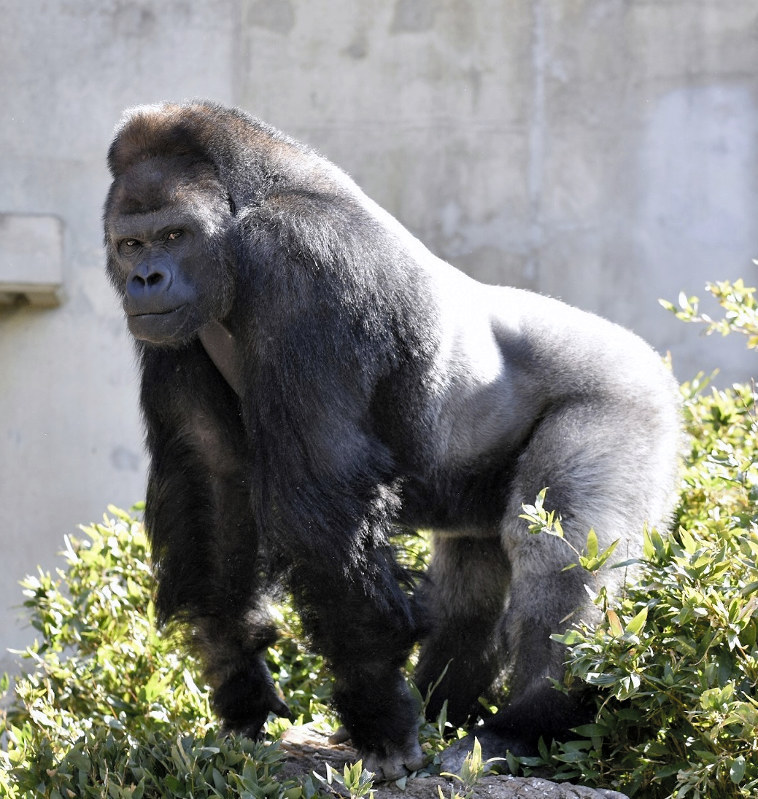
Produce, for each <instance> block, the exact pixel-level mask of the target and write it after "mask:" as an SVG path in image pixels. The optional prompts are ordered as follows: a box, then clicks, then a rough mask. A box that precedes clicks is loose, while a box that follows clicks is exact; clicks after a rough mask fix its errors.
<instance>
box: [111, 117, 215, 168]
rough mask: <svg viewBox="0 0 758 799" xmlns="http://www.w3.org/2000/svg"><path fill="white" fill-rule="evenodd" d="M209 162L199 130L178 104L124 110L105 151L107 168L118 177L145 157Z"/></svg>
mask: <svg viewBox="0 0 758 799" xmlns="http://www.w3.org/2000/svg"><path fill="white" fill-rule="evenodd" d="M156 157H158V158H160V157H164V158H187V159H188V160H197V161H206V162H210V160H211V159H210V158H209V153H208V151H207V149H206V147H205V146H204V143H203V142H202V136H201V131H200V130H198V127H197V125H195V124H193V119H192V118H190V117H189V116H188V114H187V113H186V109H183V108H182V107H181V106H178V105H172V104H165V105H141V106H137V107H135V108H131V109H129V110H127V111H126V112H125V113H124V116H123V117H122V118H121V121H120V122H119V125H118V127H117V129H116V135H115V137H114V139H113V143H112V144H111V146H110V149H109V150H108V167H109V168H110V171H111V175H113V177H114V178H115V177H118V176H119V175H122V174H123V173H124V172H126V171H127V170H128V169H129V168H130V167H131V166H133V165H134V164H136V163H138V162H139V161H144V160H146V159H148V158H156Z"/></svg>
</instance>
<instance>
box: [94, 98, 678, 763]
mask: <svg viewBox="0 0 758 799" xmlns="http://www.w3.org/2000/svg"><path fill="white" fill-rule="evenodd" d="M108 160H109V166H110V170H111V173H112V176H113V183H112V185H111V188H110V192H109V194H108V198H107V201H106V205H105V236H106V246H107V253H108V272H109V276H110V278H111V280H112V282H113V284H114V286H115V287H116V289H117V291H118V292H119V294H120V296H121V298H122V300H123V307H124V310H125V312H126V317H127V321H128V326H129V330H130V331H131V333H132V334H133V336H134V337H135V339H136V340H137V349H138V353H139V358H140V362H141V371H142V393H141V404H142V410H143V414H144V419H145V423H146V431H147V446H148V448H149V452H150V457H151V468H150V475H149V480H148V487H147V505H146V512H145V521H146V526H147V529H148V532H149V535H150V540H151V542H152V548H153V557H154V561H155V566H156V575H157V584H158V587H157V594H156V602H157V607H158V611H159V616H160V619H161V620H162V621H163V622H167V621H179V622H181V623H182V624H183V625H186V626H187V629H189V630H191V631H192V636H191V639H192V641H193V645H194V646H195V647H196V649H197V651H198V652H199V653H200V655H201V658H202V660H203V663H204V666H205V670H206V678H207V680H208V682H209V684H210V685H211V687H212V690H213V693H212V701H213V706H214V709H215V711H216V712H217V714H218V715H219V717H220V718H221V720H222V721H223V723H224V726H225V728H226V729H228V730H232V731H237V732H240V733H244V734H246V735H251V736H255V735H257V734H259V732H260V730H261V727H262V725H263V723H264V722H265V720H266V717H267V715H268V714H269V713H270V712H273V713H277V714H286V713H287V712H288V710H287V706H286V705H285V704H284V703H283V702H282V700H281V699H279V697H278V695H277V692H276V689H275V687H274V684H273V681H272V679H271V676H270V674H269V672H268V669H267V667H266V664H265V662H264V657H263V655H264V652H265V649H266V647H268V646H269V645H270V644H271V643H272V642H273V641H274V640H275V638H276V634H275V629H274V627H273V625H272V623H271V621H270V619H269V617H268V616H267V612H266V607H267V604H266V602H267V597H270V596H271V591H272V590H273V588H274V585H275V584H281V585H284V586H286V587H287V589H288V590H289V591H291V593H292V595H293V597H294V600H295V603H296V606H297V608H298V610H299V612H300V614H301V617H302V621H303V625H304V627H305V630H306V631H307V633H308V636H309V640H310V642H311V644H312V645H313V647H314V648H315V649H316V650H317V651H319V652H321V653H322V654H323V655H324V656H325V658H326V660H327V662H328V663H329V665H330V668H331V670H332V672H333V674H334V678H335V685H334V693H333V703H334V706H335V709H336V710H337V712H338V713H339V716H340V718H341V719H342V722H343V724H344V727H345V730H346V731H347V733H349V734H350V736H351V737H352V740H353V742H354V744H355V745H356V746H357V747H358V749H359V750H360V752H361V754H362V756H363V758H364V763H365V765H366V767H367V768H370V769H372V770H374V771H375V772H376V773H377V775H378V776H379V777H380V778H385V779H391V778H395V777H398V776H400V775H402V774H405V773H407V771H413V770H415V769H417V768H419V767H420V766H421V765H422V763H423V756H422V752H421V749H420V747H419V744H418V741H417V724H418V722H417V713H418V709H417V708H416V707H415V706H414V703H413V701H412V700H411V697H410V695H409V692H408V689H407V686H406V682H405V680H404V678H403V676H402V672H401V668H402V667H403V665H404V664H405V662H406V659H407V657H408V654H409V651H410V650H411V647H412V646H413V644H414V643H415V642H416V641H419V640H420V641H421V642H422V644H421V650H420V654H419V659H418V666H417V668H416V672H415V680H416V682H417V685H418V687H419V689H420V690H421V692H422V694H424V693H425V692H429V691H431V690H432V689H433V688H434V686H435V684H436V683H438V685H437V687H436V689H434V690H433V692H432V695H431V700H430V702H429V707H428V713H429V714H430V715H431V716H432V717H434V716H436V714H437V713H438V712H439V710H440V709H441V707H442V703H443V702H444V701H445V700H447V702H448V718H449V719H450V720H452V721H453V722H454V723H456V724H460V723H463V722H465V721H466V720H473V718H475V715H476V709H477V705H478V703H477V698H478V697H479V696H480V695H486V694H487V692H488V690H489V689H490V688H491V687H492V685H493V683H495V681H496V680H497V679H498V678H499V677H500V676H501V675H502V674H503V673H505V674H506V675H507V685H508V688H509V699H508V701H507V703H506V704H505V705H504V706H503V707H502V709H500V711H499V712H498V713H497V714H495V715H493V716H491V717H489V718H487V719H486V720H485V723H484V726H480V727H478V728H477V729H476V735H477V737H478V738H479V739H480V741H481V743H482V746H483V750H484V752H485V755H493V754H504V753H505V750H507V749H509V750H511V751H512V752H514V753H517V754H523V753H527V752H530V751H532V750H533V749H534V747H535V745H536V742H537V740H538V739H539V737H540V736H544V737H545V738H546V739H547V738H550V737H556V736H558V737H559V736H561V735H562V734H565V733H566V732H567V730H568V729H569V728H570V727H572V726H575V725H576V724H577V723H580V721H581V720H582V719H583V712H582V708H583V702H582V697H581V696H580V695H569V696H567V695H564V694H562V693H560V692H558V691H556V690H554V688H553V687H552V685H551V678H552V679H556V680H559V679H561V676H562V674H563V659H564V650H563V648H562V646H561V645H559V644H558V643H556V642H554V641H552V640H551V637H550V636H551V634H553V633H558V632H561V631H563V630H565V629H566V628H567V626H568V625H570V624H572V623H574V622H577V621H579V620H582V619H589V618H590V617H592V616H593V611H594V609H595V608H594V605H593V604H592V602H591V601H590V599H589V597H588V592H587V590H586V588H585V583H589V582H590V581H591V577H590V576H589V575H588V574H587V573H586V572H583V571H582V570H581V569H580V568H575V569H570V570H564V567H566V566H567V565H569V564H570V563H571V562H572V561H574V560H575V555H574V554H573V553H572V552H571V550H570V548H569V547H568V546H567V544H566V542H565V541H561V540H560V539H557V538H555V537H554V536H548V535H532V534H529V533H528V531H527V527H526V523H525V522H524V521H523V520H522V519H520V518H519V516H520V514H521V513H522V503H525V502H533V501H534V499H535V497H536V495H537V494H538V492H539V491H540V490H541V489H542V488H544V487H548V488H549V490H548V492H547V500H548V501H549V504H550V507H551V508H554V509H556V510H557V511H558V512H559V513H560V515H561V519H562V525H563V528H564V531H565V535H566V538H567V539H568V540H569V541H570V542H572V543H573V544H574V545H575V546H576V547H577V548H581V547H582V546H583V544H584V543H585V540H586V534H587V532H588V531H589V529H590V527H593V528H594V529H595V531H596V532H597V535H598V538H599V540H600V544H601V546H607V545H608V544H609V543H610V542H611V541H613V540H616V539H621V541H622V543H621V545H620V548H619V550H618V551H619V552H623V554H624V557H625V558H626V557H633V556H635V555H636V554H637V553H638V551H639V550H638V542H639V541H640V540H641V531H642V529H643V526H644V525H645V524H646V523H649V524H665V523H666V519H667V516H668V514H669V511H670V508H671V503H672V495H673V493H674V486H675V481H676V477H675V462H676V457H677V452H678V448H679V440H678V439H679V422H678V407H677V399H676V390H675V386H674V384H673V380H672V378H671V376H670V375H669V373H668V372H667V370H666V369H665V367H664V366H663V365H662V364H661V362H660V359H659V358H658V356H657V355H656V354H655V353H654V352H653V351H652V350H651V349H650V348H649V347H648V346H647V345H646V344H645V343H643V342H642V341H641V340H640V339H639V338H637V337H636V336H634V335H633V334H631V333H629V332H627V331H625V330H623V329H621V328H619V327H617V326H615V325H613V324H611V323H609V322H607V321H604V320H602V319H600V318H598V317H596V316H593V315H591V314H588V313H584V312H582V311H579V310H576V309H574V308H571V307H568V306H566V305H564V304H562V303H561V302H558V301H556V300H553V299H548V298H546V297H542V296H539V295H536V294H533V293H529V292H526V291H521V290H517V289H512V288H497V287H491V286H484V285H481V284H480V283H477V282H475V281H474V280H472V279H470V278H469V277H466V276H465V275H464V274H462V273H461V272H459V271H457V270H456V269H454V268H453V267H452V266H450V265H449V264H447V263H445V262H444V261H441V260H440V259H438V258H436V257H435V256H434V255H432V254H431V253H430V252H429V251H428V250H427V249H425V247H424V246H423V245H422V244H421V243H420V242H418V241H417V240H416V239H415V238H414V237H413V236H412V235H411V234H410V233H408V232H407V231H406V230H405V229H404V228H403V227H402V226H401V225H400V224H399V223H398V222H397V221H396V220H395V219H393V218H392V217H391V216H390V215H389V214H387V213H386V212H385V211H383V210H382V209H381V208H379V207H378V206H377V205H376V204H375V203H373V202H372V201H371V200H370V199H368V198H367V197H366V196H365V195H364V194H363V193H362V192H361V190H360V189H359V188H358V187H357V186H356V185H355V184H354V183H353V181H352V180H351V179H350V178H349V177H347V176H346V175H345V174H344V173H343V172H341V171H340V170H339V169H338V168H336V167H335V166H334V165H332V164H331V163H329V162H328V161H327V160H325V159H324V158H322V157H320V156H319V155H317V154H316V153H315V152H313V151H312V150H311V149H309V148H307V147H305V146H303V145H302V144H299V143H298V142H296V141H293V140H292V139H290V138H288V137H287V136H285V135H283V134H282V133H280V132H278V131H277V130H274V129H273V128H271V127H269V126H267V125H265V124H264V123H262V122H260V121H258V120H256V119H253V118H251V117H249V116H247V115H246V114H244V113H242V112H240V111H237V110H231V109H226V108H223V107H220V106H218V105H215V104H211V103H204V102H199V103H190V104H184V105H174V104H166V105H156V106H144V107H140V108H136V109H133V110H131V111H130V112H128V113H127V114H126V116H125V118H124V119H123V120H122V122H121V124H120V126H119V128H118V129H117V132H116V136H115V140H114V141H113V144H112V145H111V148H110V151H109V155H108ZM419 528H423V529H427V530H432V531H433V557H432V560H431V563H430V565H429V568H428V573H427V575H426V576H425V577H423V578H421V579H419V580H417V581H414V580H412V579H411V578H410V577H409V575H408V574H407V573H406V572H405V571H404V570H403V569H402V568H401V567H400V566H399V565H398V563H397V562H396V560H395V558H394V555H393V548H392V545H391V543H390V536H392V535H393V534H395V533H396V532H397V531H402V530H403V529H406V530H409V529H419ZM622 579H623V570H622V569H615V570H613V571H611V572H609V576H608V578H607V580H606V584H609V585H610V586H611V588H613V587H614V586H613V582H614V581H615V582H620V581H621V580H622ZM616 587H617V586H616ZM442 675H444V676H442ZM440 677H442V678H441V679H440ZM464 740H465V739H464ZM465 746H470V742H468V741H467V742H466V743H465V744H464V747H465Z"/></svg>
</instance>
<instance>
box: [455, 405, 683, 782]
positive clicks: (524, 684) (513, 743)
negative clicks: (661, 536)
mask: <svg viewBox="0 0 758 799" xmlns="http://www.w3.org/2000/svg"><path fill="white" fill-rule="evenodd" d="M635 416H637V418H635ZM657 437H658V431H657V430H656V425H655V424H654V423H652V422H651V421H650V419H648V418H647V417H646V414H645V412H644V408H635V407H634V406H632V407H617V408H614V407H610V408H609V407H607V406H606V405H605V404H601V405H598V406H597V407H593V406H592V405H591V404H589V403H587V404H577V405H569V406H566V407H564V408H562V409H560V410H558V411H555V412H554V413H553V414H552V415H550V416H548V417H546V419H545V420H544V421H543V422H542V423H541V425H540V426H539V427H538V428H537V429H536V430H535V431H534V433H533V435H532V438H531V440H530V442H529V445H528V446H527V447H526V449H525V450H524V451H523V452H522V454H521V456H520V458H519V461H518V466H517V470H516V477H515V479H514V482H513V484H512V486H511V493H510V499H509V502H508V506H507V510H506V514H505V516H504V519H503V524H502V527H501V532H502V543H503V548H504V550H505V552H506V554H507V557H508V561H509V563H510V567H511V574H510V585H509V599H508V606H507V610H506V613H505V615H504V618H503V623H502V632H501V635H502V641H503V645H504V648H505V649H506V652H507V662H508V665H509V671H508V677H507V686H508V688H509V697H508V702H507V704H505V705H504V707H502V708H501V709H500V711H499V712H498V713H497V714H496V715H495V716H493V717H492V718H490V719H488V720H486V721H485V724H484V727H482V728H480V729H478V730H477V731H476V735H477V737H478V738H479V739H480V743H481V744H482V749H483V755H484V756H485V757H493V756H502V755H504V754H505V751H506V750H510V751H511V752H513V753H514V754H516V755H527V754H533V753H534V752H535V751H536V746H537V742H538V740H539V738H540V737H544V738H545V740H550V739H553V738H557V739H561V738H562V737H565V736H566V734H567V733H568V732H569V730H570V728H572V727H574V726H576V725H577V724H582V723H584V722H585V721H586V720H587V715H586V711H585V710H584V707H585V703H584V701H583V694H580V693H574V694H570V695H568V696H567V695H565V694H562V693H561V692H559V691H557V690H555V689H554V688H553V687H552V684H551V680H559V681H560V680H561V679H562V678H563V674H564V660H565V654H566V653H565V647H564V646H563V645H562V644H559V643H558V642H556V641H553V640H551V638H550V636H551V635H553V634H556V633H562V632H564V631H565V630H566V629H568V628H569V627H570V626H571V625H573V624H576V623H577V622H580V621H592V620H594V619H596V618H597V616H598V613H599V611H598V609H597V608H596V607H595V605H594V604H593V603H592V601H591V599H590V596H589V594H588V592H587V590H586V587H585V586H589V587H590V588H591V589H593V590H594V591H597V590H598V589H599V588H600V585H601V584H604V585H606V586H608V587H609V590H611V592H613V591H614V590H615V589H616V588H617V587H618V585H617V584H618V583H619V582H621V581H622V580H623V579H624V571H623V570H621V569H618V570H608V569H607V567H606V569H605V570H604V571H603V573H602V574H601V575H600V577H599V581H597V582H596V578H594V577H593V576H592V575H590V574H589V573H587V572H585V571H584V570H583V569H581V568H580V567H579V566H576V567H574V568H571V569H568V570H565V569H566V567H567V566H569V565H570V564H572V563H575V562H576V559H577V556H576V554H575V553H574V552H573V551H572V549H571V547H570V546H569V544H571V545H572V546H573V547H574V548H576V549H577V550H579V551H581V550H582V549H583V548H584V547H585V545H586V536H587V533H588V531H589V529H590V528H594V530H595V532H596V533H597V536H598V541H599V545H600V547H601V549H602V548H605V547H607V546H609V544H610V543H611V542H612V541H614V540H616V539H621V540H622V543H621V544H620V545H619V549H618V552H619V559H626V558H629V557H634V556H635V555H637V554H638V553H639V548H640V544H641V539H642V528H643V526H644V523H645V522H646V521H650V522H651V523H653V524H656V523H658V522H659V521H661V515H662V514H663V513H665V510H664V509H665V507H666V504H667V494H668V493H669V486H668V485H661V483H660V480H659V477H660V476H659V475H658V474H656V473H655V470H651V473H648V472H647V471H646V470H645V469H644V465H645V464H646V463H648V462H649V463H653V464H654V463H655V462H656V459H660V451H659V450H660V447H661V446H668V445H669V443H670V442H669V441H667V440H666V439H664V440H663V441H662V442H659V441H658V440H657ZM641 467H643V468H641ZM545 487H547V488H548V491H547V497H546V502H545V504H546V506H547V507H548V508H549V509H553V510H556V511H557V512H558V513H559V514H560V517H561V523H562V527H563V531H564V536H565V539H566V540H562V539H560V538H557V537H555V536H551V535H547V534H537V535H533V534H530V533H529V532H528V529H527V525H526V523H525V522H524V520H522V519H520V518H519V515H520V513H521V512H522V510H521V506H522V504H523V503H527V502H528V503H531V502H533V501H534V498H535V497H536V495H537V494H538V493H539V491H541V490H542V488H545ZM614 584H615V585H614ZM472 743H473V741H472V740H471V737H470V736H469V739H464V741H462V742H460V743H459V744H457V745H455V746H454V747H452V748H451V750H449V752H448V753H447V757H446V758H443V761H444V763H445V767H446V768H448V769H454V768H457V767H459V765H460V762H461V761H462V759H463V756H465V753H466V751H467V749H469V748H470V746H471V745H472Z"/></svg>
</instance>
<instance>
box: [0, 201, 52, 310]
mask: <svg viewBox="0 0 758 799" xmlns="http://www.w3.org/2000/svg"><path fill="white" fill-rule="evenodd" d="M62 289H63V223H62V222H61V220H60V219H58V218H57V217H55V216H41V215H39V216H37V215H34V214H0V304H2V305H8V304H12V303H14V302H16V301H17V300H18V299H19V297H23V298H26V300H27V301H28V302H29V303H30V304H32V305H40V306H55V305H60V303H61V302H62V301H63V293H62Z"/></svg>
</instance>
